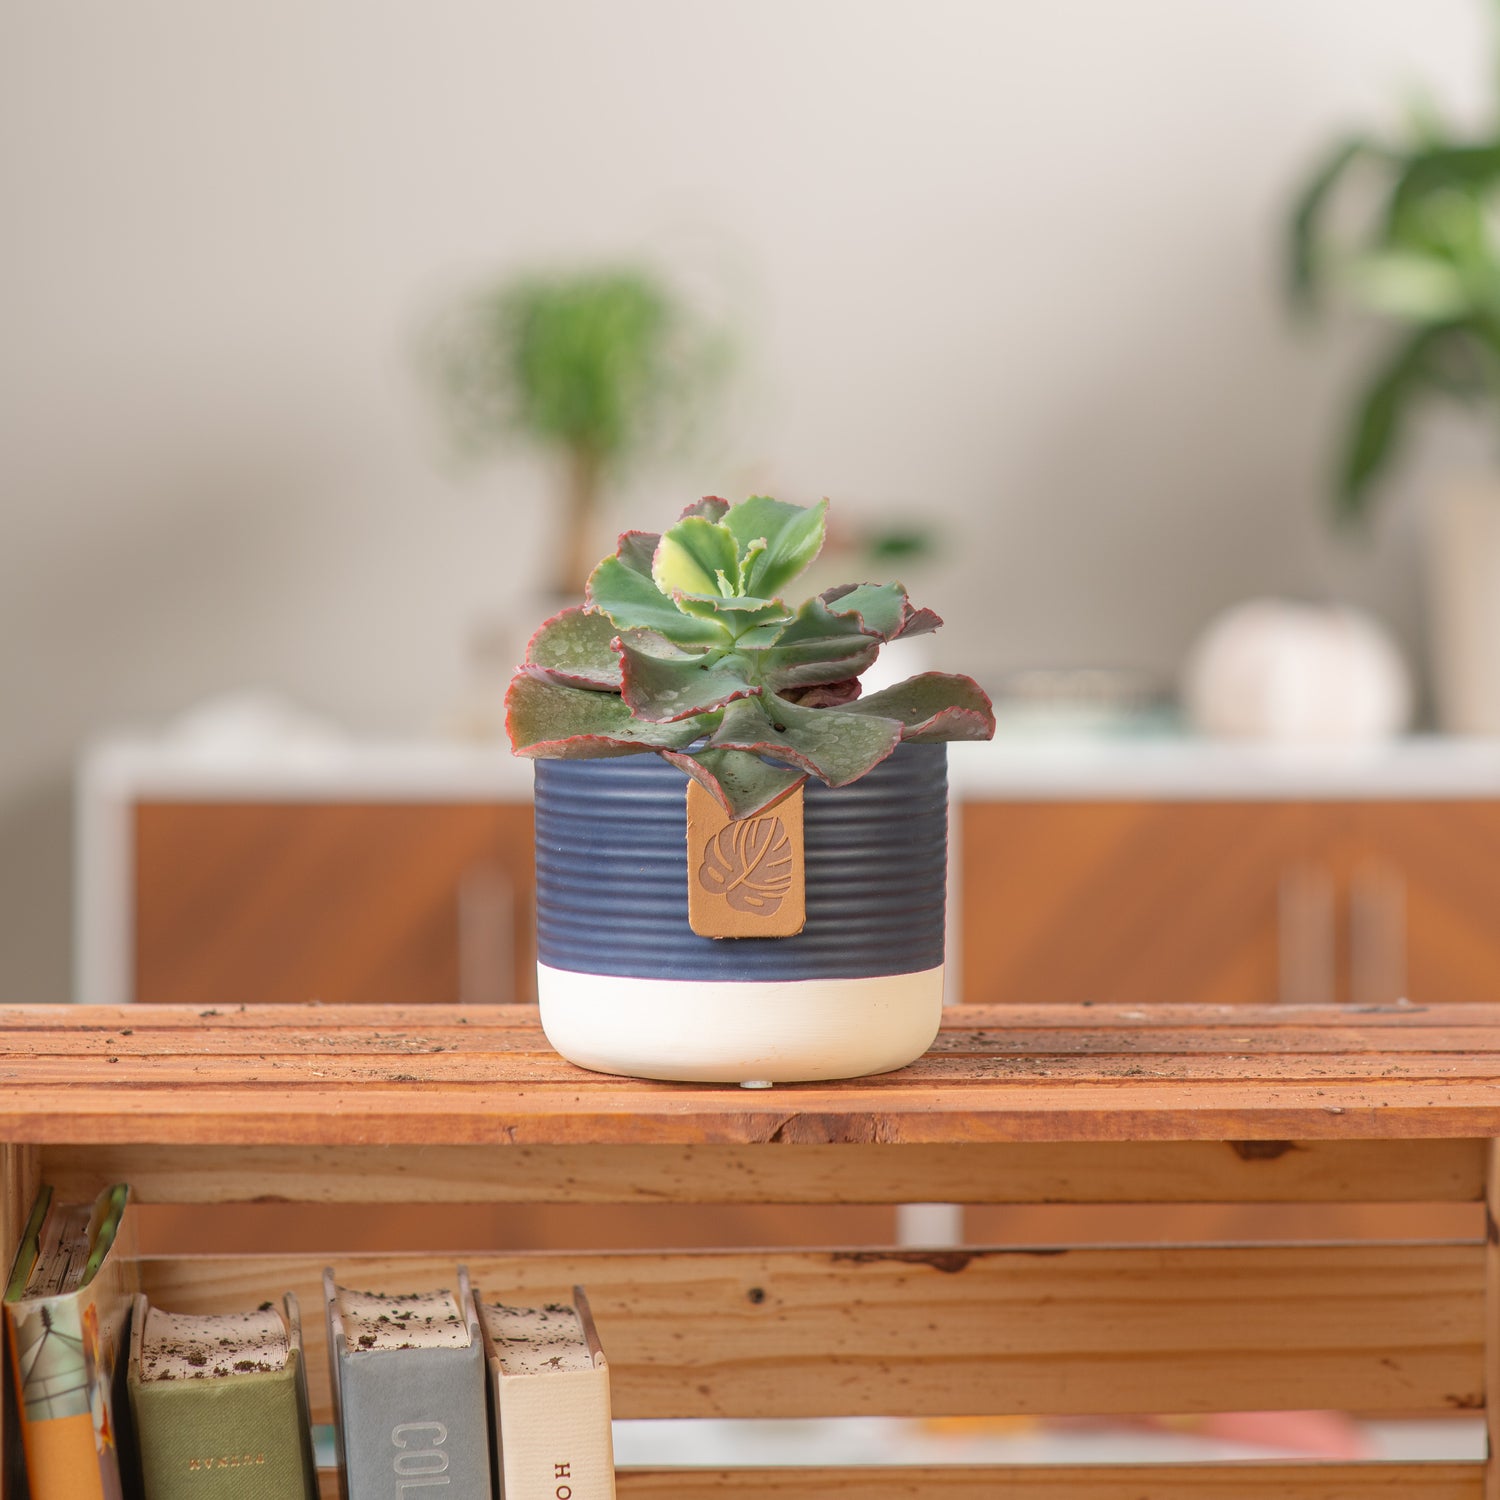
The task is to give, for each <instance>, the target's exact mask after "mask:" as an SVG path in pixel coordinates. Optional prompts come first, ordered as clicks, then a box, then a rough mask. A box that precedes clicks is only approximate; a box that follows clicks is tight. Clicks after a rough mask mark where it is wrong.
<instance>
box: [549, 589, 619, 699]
mask: <svg viewBox="0 0 1500 1500" xmlns="http://www.w3.org/2000/svg"><path fill="white" fill-rule="evenodd" d="M614 639H615V627H614V625H613V623H612V622H611V621H610V619H609V617H608V616H607V615H601V614H590V613H587V612H586V611H584V610H582V609H579V608H573V609H565V610H563V612H562V613H561V614H557V615H553V616H552V618H551V619H550V620H545V621H543V622H542V625H541V627H540V628H539V629H538V630H537V632H536V634H535V635H534V636H532V638H531V640H530V641H529V642H528V643H527V646H526V662H527V665H528V666H533V667H543V668H545V669H546V671H547V672H548V674H549V675H550V676H552V677H554V678H556V679H557V681H559V682H564V683H569V684H571V685H572V686H574V687H582V688H592V689H594V690H595V691H596V692H598V691H604V692H616V693H617V692H619V690H620V658H619V657H618V656H617V655H616V654H615V650H614Z"/></svg>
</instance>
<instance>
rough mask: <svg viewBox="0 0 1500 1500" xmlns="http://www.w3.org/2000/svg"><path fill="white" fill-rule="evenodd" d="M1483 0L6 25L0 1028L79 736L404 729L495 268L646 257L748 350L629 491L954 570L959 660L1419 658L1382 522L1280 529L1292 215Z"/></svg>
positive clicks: (478, 541) (48, 992)
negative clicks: (873, 525)
mask: <svg viewBox="0 0 1500 1500" xmlns="http://www.w3.org/2000/svg"><path fill="white" fill-rule="evenodd" d="M1482 11H1483V7H1482V6H1481V5H1480V4H1479V3H1478V0H1424V3H1422V4H1420V5H1418V4H1413V3H1411V0H1213V3H1209V0H1129V3H1125V0H1047V3H1041V0H1036V3H1031V4H1025V5H1022V4H1018V3H1013V0H975V3H957V0H936V3H935V0H921V3H917V0H900V3H898V0H848V3H831V0H811V3H791V0H774V3H767V0H756V3H749V0H745V3H740V4H735V5H728V4H722V3H718V4H704V3H701V0H699V3H694V0H631V3H619V0H565V3H543V0H535V3H529V4H524V5H523V4H515V3H501V0H428V3H417V0H410V3H406V4H376V3H372V0H311V3H306V0H264V3H261V4H257V5H233V4H203V3H200V0H130V3H128V4H120V3H118V0H10V3H9V4H7V5H5V6H4V7H3V8H0V216H3V225H0V227H3V234H0V269H3V275H0V330H3V335H0V481H3V484H0V495H3V516H4V529H3V537H0V715H3V718H0V996H3V998H5V999H8V1000H43V999H55V998H61V997H62V996H64V995H65V993H66V988H67V943H66V922H67V892H68V870H67V811H66V809H67V780H68V776H69V770H70V763H71V757H72V756H73V754H74V752H75V750H76V747H77V746H78V745H79V743H80V742H81V740H82V739H83V738H84V737H85V736H87V735H88V734H90V733H92V732H94V731H97V730H98V729H100V728H102V727H104V726H108V725H111V724H115V723H118V722H119V721H120V720H121V719H142V718H148V719H149V718H152V717H156V716H161V715H164V714H167V713H170V712H172V711H175V710H177V709H179V708H181V707H183V706H184V705H186V704H188V703H190V702H191V701H193V700H194V699H195V698H197V697H199V696H200V695H203V694H206V693H208V692H210V691H213V690H215V689H219V688H222V687H225V686H234V685H241V684H247V683H254V684H261V685H266V686H271V687H275V688H280V689H284V690H286V691H287V692H289V693H291V694H293V695H295V696H297V697H299V698H301V699H302V700H304V701H305V702H307V703H308V704H309V705H312V706H314V707H317V708H320V709H324V710H326V711H328V712H331V713H333V714H336V715H338V716H341V717H342V718H344V719H346V720H347V721H348V722H350V723H352V724H354V725H356V726H360V727H368V728H380V729H403V728H409V727H414V726H417V727H419V726H422V725H424V724H427V723H430V722H432V721H433V720H435V719H436V718H438V717H439V716H440V715H441V714H442V712H443V711H444V709H445V707H446V706H447V705H448V704H450V703H451V702H452V700H453V699H454V697H455V696H456V694H457V693H458V691H459V685H460V681H461V678H462V672H463V654H462V643H463V640H464V637H465V633H466V631H467V630H468V628H469V626H470V624H471V622H472V621H473V620H474V619H475V618H476V617H479V616H481V615H483V614H484V613H485V612H486V611H488V610H491V609H493V608H494V606H495V603H496V601H497V600H498V599H502V598H503V597H504V596H505V595H506V594H507V592H509V591H511V590H513V589H514V588H515V587H516V575H517V573H518V572H519V571H520V570H522V569H523V568H524V558H525V557H526V556H527V554H528V553H529V551H530V550H531V549H532V548H533V547H534V546H536V545H538V544H539V543H540V542H541V541H542V540H543V539H544V535H545V512H544V510H542V509H541V508H540V504H539V503H540V502H541V501H542V500H543V499H544V497H545V495H546V494H547V475H546V473H545V471H544V470H543V469H542V468H541V467H540V466H539V465H537V464H536V463H534V462H533V461H531V460H529V459H525V458H517V459H515V460H513V461H509V462H507V463H506V464H504V465H502V466H498V467H495V468H493V469H490V470H488V471H486V472H484V473H483V474H480V475H475V474H459V473H455V472H453V471H452V470H451V468H450V467H447V466H445V465H444V463H443V462H442V461H441V458H440V453H439V444H438V442H437V439H436V436H435V432H434V424H433V423H432V421H431V419H430V412H429V411H428V409H427V407H426V405H425V403H424V401H423V399H422V394H421V392H420V390H419V389H418V386H417V383H416V381H415V380H414V378H413V375H412V370H411V346H412V343H413V341H414V339H415V336H416V333H417V330H418V329H419V328H420V327H421V326H422V323H423V320H424V319H425V318H426V317H427V316H429V315H430V313H431V312H432V310H433V309H434V308H435V307H437V306H439V305H441V304H442V302H443V301H444V299H445V298H446V297H447V296H448V295H450V294H451V293H452V292H454V291H455V290H458V289H461V288H464V287H466V286H468V285H469V284H471V283H472V282H473V281H474V280H475V279H476V278H479V277H482V276H484V275H487V274H488V273H490V272H491V271H494V270H503V269H505V268H508V267H512V266H515V265H518V264H521V263H526V262H532V261H537V260H546V259H551V258H554V257H565V258H569V259H578V258H584V257H590V256H618V255H620V254H622V253H627V252H642V253H649V254H651V255H654V256H656V257H658V258H660V259H661V260H663V261H664V262H665V263H667V264H668V265H669V266H671V267H673V268H675V269H676V270H677V271H678V272H679V273H680V274H681V275H683V276H684V277H687V278H689V279H690V280H691V281H692V282H693V283H694V284H695V285H701V286H704V287H707V288H709V289H711V291H712V293H713V294H714V295H715V296H717V297H718V298H719V299H720V301H721V302H722V303H723V304H724V305H726V306H732V307H735V308H737V309H738V316H739V321H740V323H741V325H742V329H743V335H744V338H745V342H746V346H747V349H748V351H749V353H750V355H751V362H750V366H749V369H748V371H747V376H746V381H745V386H744V392H745V394H744V395H743V397H742V399H741V401H740V403H739V410H738V412H737V414H736V416H735V419H734V420H733V422H732V423H731V424H729V426H728V427H727V429H726V430H725V432H724V433H723V435H722V440H721V443H720V451H719V452H718V453H717V454H716V455H715V456H712V457H710V458H704V459H701V460H700V461H699V462H698V463H697V464H695V465H693V466H691V467H690V468H685V469H684V470H683V471H682V472H680V473H678V474H676V475H668V476H662V475H658V476H655V477H654V478H653V479H652V480H650V481H644V480H643V481H642V482H641V483H640V484H638V486H637V494H638V496H640V497H642V501H643V503H637V504H636V506H635V509H634V512H633V514H632V517H631V519H633V520H635V521H641V520H646V521H652V520H657V519H660V518H663V517H665V516H667V515H669V514H670V513H671V512H673V511H674V510H675V508H676V507H677V506H678V505H679V503H680V502H683V501H684V500H685V499H687V498H690V497H691V496H693V495H695V494H697V493H700V492H701V491H703V490H710V489H713V490H719V491H721V492H724V493H731V494H737V493H741V492H744V491H747V490H748V489H750V488H751V487H755V488H761V489H769V490H771V491H772V492H774V493H779V494H782V495H784V496H786V497H787V498H810V497H814V496H816V495H819V494H828V495H830V496H832V497H833V498H834V500H835V503H836V504H840V503H842V504H843V505H844V506H845V507H846V508H848V509H855V510H859V511H862V512H864V511H868V512H872V513H873V512H877V511H878V512H885V513H891V512H897V511H899V510H900V509H901V508H903V507H920V508H921V509H923V510H924V511H930V512H931V513H932V514H934V515H937V516H940V517H942V518H944V519H945V520H947V521H949V522H950V523H951V524H952V526H953V527H954V529H955V530H959V529H960V528H961V545H960V547H959V549H958V574H959V576H958V580H957V582H956V585H955V588H954V592H953V594H952V596H951V597H950V599H949V601H948V602H949V605H950V608H949V609H948V610H947V613H948V615H949V618H950V622H951V623H952V625H953V635H954V639H953V640H952V642H951V649H950V657H951V658H961V659H962V660H963V661H964V662H966V663H968V664H972V665H977V666H979V667H980V668H981V670H984V669H985V668H989V667H998V666H1004V665H1007V664H1012V663H1025V662H1035V661H1038V660H1044V661H1088V660H1109V661H1123V662H1132V663H1138V664H1142V665H1147V666H1155V667H1159V668H1163V669H1170V668H1172V667H1173V666H1174V665H1175V663H1176V662H1177V660H1178V659H1179V657H1180V654H1181V652H1182V651H1183V649H1184V647H1185V646H1186V644H1187V643H1188V641H1189V640H1190V639H1191V637H1192V635H1193V633H1194V631H1195V630H1196V629H1197V628H1198V627H1199V625H1200V624H1201V622H1202V621H1203V620H1204V618H1205V617H1206V616H1207V615H1208V614H1209V613H1210V612H1212V611H1213V610H1214V609H1216V608H1217V607H1219V606H1221V605H1223V604H1225V603H1227V602H1229V601H1231V600H1233V599H1236V598H1238V597H1240V596H1243V595H1245V594H1247V593H1250V592H1259V591H1264V590H1268V589H1280V590H1302V591H1309V590H1310V591H1315V592H1316V591H1321V590H1323V589H1327V588H1335V589H1339V590H1342V591H1345V592H1348V593H1351V594H1353V595H1354V596H1356V597H1360V598H1364V599H1367V600H1369V601H1371V602H1373V603H1374V604H1376V605H1377V606H1378V607H1379V608H1380V609H1381V610H1382V611H1383V612H1384V613H1385V614H1386V615H1387V616H1388V617H1389V618H1390V619H1391V620H1392V621H1393V622H1394V623H1395V624H1396V626H1397V627H1398V628H1399V629H1400V630H1401V631H1402V632H1403V634H1404V636H1405V637H1406V638H1407V640H1408V641H1414V637H1415V632H1416V629H1417V619H1418V615H1417V599H1416V593H1415V586H1414V582H1413V571H1412V555H1411V554H1412V535H1411V533H1412V530H1413V526H1412V515H1413V513H1414V507H1412V506H1411V505H1409V504H1408V505H1407V506H1405V507H1393V508H1392V509H1391V510H1390V512H1389V513H1388V514H1387V516H1386V517H1385V519H1384V521H1383V523H1382V527H1381V530H1380V533H1379V534H1378V536H1377V538H1376V539H1375V541H1374V542H1373V543H1372V544H1369V545H1367V546H1365V547H1364V548H1362V549H1359V548H1356V549H1349V548H1347V547H1344V548H1337V547H1334V546H1332V545H1330V544H1329V543H1327V542H1326V541H1325V540H1324V539H1323V537H1322V522H1321V513H1320V500H1321V492H1320V485H1321V483H1322V479H1323V476H1324V474H1325V473H1326V466H1327V459H1328V453H1329V445H1330V429H1331V424H1332V422H1333V421H1334V418H1335V414H1336V413H1337V411H1338V410H1339V409H1340V407H1341V403H1342V399H1343V391H1344V388H1345V381H1344V379H1343V376H1344V375H1345V374H1346V373H1347V372H1348V369H1349V367H1350V360H1349V356H1350V353H1351V350H1350V347H1349V343H1348V340H1347V339H1335V338H1321V339H1316V340H1308V339H1305V338H1299V337H1298V336H1296V334H1295V333H1294V332H1293V331H1292V330H1291V329H1290V328H1289V327H1288V325H1287V322H1286V319H1285V317H1284V315H1283V313H1282V311H1281V307H1280V304H1279V300H1278V293H1277V287H1276V277H1277V269H1278V252H1279V248H1280V239H1279V228H1280V223H1281V219H1282V217H1283V210H1284V204H1285V198H1286V194H1287V192H1288V189H1289V184H1290V183H1291V182H1292V181H1293V180H1294V179H1295V178H1296V177H1297V175H1298V173H1299V172H1300V171H1301V169H1302V168H1303V167H1304V165H1305V164H1306V162H1307V160H1308V157H1309V155H1310V154H1311V153H1313V152H1315V151H1316V150H1317V148H1318V147H1319V146H1320V145H1321V144H1322V143H1323V142H1324V141H1325V139H1326V138H1327V137H1328V135H1329V134H1330V132H1331V131H1332V130H1333V129H1334V128H1335V127H1336V126H1337V125H1339V124H1341V123H1343V122H1346V121H1355V122H1358V121H1362V120H1367V119H1371V118H1377V119H1384V118H1390V116H1391V114H1392V113H1393V109H1394V102H1395V100H1396V98H1397V97H1398V96H1399V91H1400V89H1401V87H1402V86H1404V85H1405V84H1407V83H1409V82H1416V81H1419V80H1428V81H1430V82H1431V83H1432V85H1433V86H1434V87H1435V89H1436V90H1437V91H1438V92H1439V93H1440V94H1441V95H1442V96H1443V97H1444V98H1447V99H1452V100H1455V101H1457V103H1458V104H1459V105H1460V106H1461V107H1463V108H1464V109H1465V110H1466V111H1467V112H1468V113H1470V114H1473V113H1475V112H1476V111H1477V109H1478V107H1479V105H1480V104H1481V103H1482V101H1483V99H1484V93H1483V90H1484V87H1485V85H1486V82H1487V78H1488V72H1489V62H1488V53H1487V50H1486V47H1487V42H1486V39H1485V37H1484V35H1483V28H1482V25H1481V23H1482V21H1483V14H1482Z"/></svg>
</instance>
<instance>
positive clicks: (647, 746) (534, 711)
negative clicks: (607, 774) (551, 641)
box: [505, 667, 712, 760]
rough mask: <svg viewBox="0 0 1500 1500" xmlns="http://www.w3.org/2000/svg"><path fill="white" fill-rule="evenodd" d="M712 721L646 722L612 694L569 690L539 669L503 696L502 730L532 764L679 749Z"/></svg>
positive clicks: (521, 675)
mask: <svg viewBox="0 0 1500 1500" xmlns="http://www.w3.org/2000/svg"><path fill="white" fill-rule="evenodd" d="M711 726H712V720H709V721H706V722H704V721H693V720H691V719H687V720H680V721H678V722H676V723H672V724H656V723H647V722H645V721H643V720H640V719H637V718H634V717H633V716H632V715H631V712H630V709H629V708H628V707H627V706H626V704H625V702H624V700H623V699H620V698H618V697H616V696H615V695H614V694H613V693H601V692H595V691H591V690H590V689H588V688H578V687H569V686H568V685H567V684H566V683H561V682H558V681H556V680H555V679H554V678H552V677H550V676H548V675H547V673H546V672H545V671H544V670H543V669H541V668H540V667H523V668H522V669H521V670H520V671H519V672H517V673H516V675H515V677H513V678H512V679H511V684H510V688H509V690H508V691H507V692H506V694H505V728H506V731H507V732H508V733H509V735H510V742H511V745H512V747H513V748H514V750H515V753H516V754H517V755H524V756H527V757H528V758H529V759H532V760H592V759H596V758H603V757H606V756H613V755H634V754H637V753H638V752H640V751H642V750H664V749H670V750H675V749H680V748H682V747H685V746H687V745H691V744H692V743H693V741H694V740H696V739H699V738H701V737H702V736H703V735H705V734H706V733H707V732H708V730H709V729H710V727H711Z"/></svg>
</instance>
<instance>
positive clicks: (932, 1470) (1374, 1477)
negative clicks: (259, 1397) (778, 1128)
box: [329, 1463, 1484, 1500]
mask: <svg viewBox="0 0 1500 1500" xmlns="http://www.w3.org/2000/svg"><path fill="white" fill-rule="evenodd" d="M1483 1476H1484V1470H1483V1466H1482V1465H1480V1464H1462V1463H1452V1464H1409V1463H1403V1464H1394V1463H1392V1464H1383V1463H1371V1464H1280V1463H1277V1464H1259V1463H1242V1464H1154V1465H1140V1464H1130V1465H1121V1466H1115V1465H1110V1466H1109V1467H1104V1466H1101V1465H1092V1466H1090V1467H1087V1468H1081V1467H1077V1466H1073V1465H1069V1466H1067V1467H1062V1466H1059V1467H1056V1468H1053V1467H1051V1466H1037V1465H1026V1466H1005V1467H1000V1466H995V1467H971V1466H967V1465H965V1466H963V1467H958V1466H952V1467H931V1466H929V1467H925V1468H918V1469H903V1468H894V1469H885V1468H881V1469H876V1468H869V1469H867V1468H852V1469H849V1468H846V1469H782V1470H774V1469H758V1470H756V1469H751V1470H717V1471H715V1470H704V1469H665V1470H663V1469H657V1470H637V1471H635V1472H631V1471H629V1470H626V1471H623V1472H622V1473H621V1475H620V1479H619V1493H620V1496H621V1500H690V1497H692V1496H696V1495H701V1494H703V1493H705V1492H707V1493H712V1494H715V1495H722V1496H725V1497H726V1500H727V1497H733V1496H738V1497H740V1500H752V1497H754V1500H829V1497H836V1500H838V1497H842V1500H915V1497H918V1496H931V1497H933V1500H995V1497H997V1496H1002V1495H1003V1496H1004V1497H1005V1500H1141V1497H1142V1496H1150V1500H1267V1497H1268V1496H1275V1497H1276V1500H1480V1497H1481V1494H1482V1488H1483ZM329 1493H330V1494H332V1493H334V1492H332V1491H330V1492H329Z"/></svg>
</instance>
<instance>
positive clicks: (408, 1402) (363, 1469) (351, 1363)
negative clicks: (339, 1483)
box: [323, 1266, 494, 1500]
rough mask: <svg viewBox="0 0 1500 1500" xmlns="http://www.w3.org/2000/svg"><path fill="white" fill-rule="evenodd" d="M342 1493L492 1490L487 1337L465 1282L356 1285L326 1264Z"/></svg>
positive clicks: (484, 1498) (422, 1496)
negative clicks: (413, 1287) (437, 1287)
mask: <svg viewBox="0 0 1500 1500" xmlns="http://www.w3.org/2000/svg"><path fill="white" fill-rule="evenodd" d="M323 1291H324V1295H325V1297H326V1299H327V1309H328V1367H329V1371H330V1374H331V1378H332V1382H333V1407H334V1416H335V1424H336V1427H337V1430H338V1451H339V1462H340V1465H341V1466H342V1468H343V1471H344V1476H345V1483H346V1486H347V1488H346V1490H345V1500H493V1495H494V1490H493V1488H492V1486H491V1482H490V1435H489V1421H488V1415H487V1412H486V1409H485V1380H484V1346H483V1344H482V1342H481V1340H480V1334H479V1324H478V1321H477V1319H476V1317H475V1314H474V1302H473V1297H472V1294H471V1293H470V1290H469V1273H468V1272H467V1270H465V1269H464V1268H463V1267H462V1266H460V1267H459V1269H458V1290H457V1292H456V1293H455V1292H452V1291H449V1290H447V1289H446V1288H445V1289H443V1290H441V1291H423V1292H405V1293H401V1294H397V1295H393V1294H391V1293H389V1292H360V1291H353V1290H351V1289H349V1288H348V1287H342V1286H339V1285H338V1283H337V1282H336V1281H335V1280H334V1276H333V1272H332V1271H331V1270H330V1271H324V1273H323Z"/></svg>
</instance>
